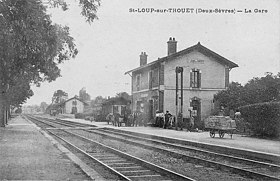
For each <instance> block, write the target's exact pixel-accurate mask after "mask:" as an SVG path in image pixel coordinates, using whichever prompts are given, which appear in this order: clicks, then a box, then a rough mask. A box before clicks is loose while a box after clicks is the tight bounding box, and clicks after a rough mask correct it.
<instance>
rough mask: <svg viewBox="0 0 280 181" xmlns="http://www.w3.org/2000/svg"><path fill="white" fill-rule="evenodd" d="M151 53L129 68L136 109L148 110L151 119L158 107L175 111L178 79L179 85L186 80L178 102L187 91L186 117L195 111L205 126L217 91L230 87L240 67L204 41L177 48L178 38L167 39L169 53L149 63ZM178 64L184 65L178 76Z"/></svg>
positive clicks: (179, 65) (194, 113)
mask: <svg viewBox="0 0 280 181" xmlns="http://www.w3.org/2000/svg"><path fill="white" fill-rule="evenodd" d="M147 57H148V55H147V54H146V52H142V53H141V54H140V66H139V67H137V68H135V69H132V70H129V71H127V72H125V74H129V75H130V76H131V78H132V84H131V86H132V89H131V90H132V103H131V104H132V111H137V110H138V111H141V112H144V113H146V114H147V115H148V118H149V119H153V118H155V113H156V111H157V110H158V111H160V112H165V111H167V110H168V111H169V112H170V113H171V114H173V115H175V114H176V106H175V102H176V81H177V80H178V82H179V85H178V87H180V86H181V83H182V84H183V86H182V88H181V87H180V90H183V91H182V94H181V93H180V92H177V95H178V96H177V100H178V102H181V95H183V101H182V102H183V106H182V114H183V118H189V117H190V111H191V113H192V116H193V117H194V120H195V126H196V127H201V125H202V121H203V120H204V119H205V118H207V117H208V116H209V115H210V114H211V112H212V110H213V109H214V103H213V99H214V95H215V94H216V93H217V92H218V91H221V90H225V89H226V88H227V87H228V85H229V73H230V70H231V69H232V68H235V67H238V65H237V64H235V63H234V62H232V61H230V60H228V59H226V58H224V57H222V56H221V55H219V54H217V53H215V52H214V51H212V50H210V49H208V48H206V47H205V46H203V45H201V43H200V42H198V43H197V44H195V45H193V46H191V47H188V48H186V49H183V50H181V51H177V41H176V40H175V38H170V39H169V41H168V42H167V56H165V57H162V58H158V59H157V60H154V61H152V62H150V63H147ZM176 67H180V68H181V69H182V73H180V76H178V78H177V80H176V72H175V70H176ZM181 74H182V80H181ZM178 104H179V106H181V105H180V103H178ZM177 108H178V107H177ZM180 109H181V108H180Z"/></svg>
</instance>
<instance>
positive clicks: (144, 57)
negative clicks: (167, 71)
mask: <svg viewBox="0 0 280 181" xmlns="http://www.w3.org/2000/svg"><path fill="white" fill-rule="evenodd" d="M147 57H148V55H147V54H146V52H141V55H140V66H143V65H146V64H147Z"/></svg>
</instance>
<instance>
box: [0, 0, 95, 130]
mask: <svg viewBox="0 0 280 181" xmlns="http://www.w3.org/2000/svg"><path fill="white" fill-rule="evenodd" d="M45 5H48V6H50V7H62V9H63V10H67V9H68V7H69V6H68V5H67V4H66V2H65V1H64V0H46V1H44V3H43V2H42V1H40V0H32V1H30V0H13V1H10V0H2V1H0V27H1V29H0V42H1V44H0V126H5V119H4V118H5V117H6V116H5V114H6V112H7V111H6V110H9V107H10V106H11V105H19V104H22V103H24V101H25V100H26V99H27V98H29V97H30V96H32V95H33V92H32V91H31V90H30V84H36V85H37V86H39V85H40V82H42V81H49V82H51V81H54V80H56V78H57V77H59V76H60V69H59V68H58V66H57V65H58V64H60V63H62V62H64V61H65V60H69V59H70V58H74V57H75V56H76V55H77V53H78V51H77V49H76V48H75V44H74V39H73V38H72V37H71V36H70V35H69V28H68V27H66V26H64V27H63V26H60V25H57V24H53V23H52V21H51V19H50V16H49V15H47V14H46V8H47V7H46V6H45ZM99 5H100V1H99V0H80V1H79V6H80V7H81V9H82V12H81V14H82V15H83V16H84V17H85V18H86V21H87V22H89V23H91V22H92V21H93V20H94V19H96V18H97V16H96V11H97V8H98V6H99Z"/></svg>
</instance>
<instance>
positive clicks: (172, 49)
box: [167, 37, 177, 55]
mask: <svg viewBox="0 0 280 181" xmlns="http://www.w3.org/2000/svg"><path fill="white" fill-rule="evenodd" d="M176 52H177V41H176V40H175V38H172V37H170V38H169V41H168V42H167V55H171V54H173V53H176Z"/></svg>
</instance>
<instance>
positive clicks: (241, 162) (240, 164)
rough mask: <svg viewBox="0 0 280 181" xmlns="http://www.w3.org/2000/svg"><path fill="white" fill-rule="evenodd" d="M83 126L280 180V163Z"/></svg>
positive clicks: (194, 160) (173, 153) (212, 164)
mask: <svg viewBox="0 0 280 181" xmlns="http://www.w3.org/2000/svg"><path fill="white" fill-rule="evenodd" d="M49 121H51V120H49ZM52 121H53V120H52ZM56 121H58V120H56ZM59 122H61V120H59ZM62 122H63V121H62ZM70 126H71V125H70ZM81 130H83V131H85V132H90V133H94V134H98V135H101V136H103V137H107V138H108V139H114V140H117V141H120V142H122V143H127V144H129V145H136V146H140V147H143V148H146V149H151V150H156V151H158V152H161V153H164V154H168V155H171V156H172V157H175V158H180V159H183V160H185V161H187V162H192V163H195V164H197V163H199V164H201V165H203V166H206V167H209V166H210V167H215V168H216V169H222V170H230V171H231V172H233V173H237V174H240V175H243V176H246V177H249V178H254V179H256V180H280V176H279V174H280V167H279V165H276V164H272V163H266V162H262V161H257V160H252V159H247V158H242V157H238V156H232V155H226V154H221V153H215V152H212V151H207V150H203V149H200V148H194V147H189V146H186V145H181V144H177V143H176V144H174V143H168V142H166V141H162V140H158V139H151V138H143V137H139V135H138V136H135V135H131V134H127V133H125V132H124V131H119V130H114V129H112V130H111V129H110V130H108V129H94V130H88V129H84V128H83V127H80V129H79V131H78V132H79V135H80V132H81ZM71 134H72V133H71Z"/></svg>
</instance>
